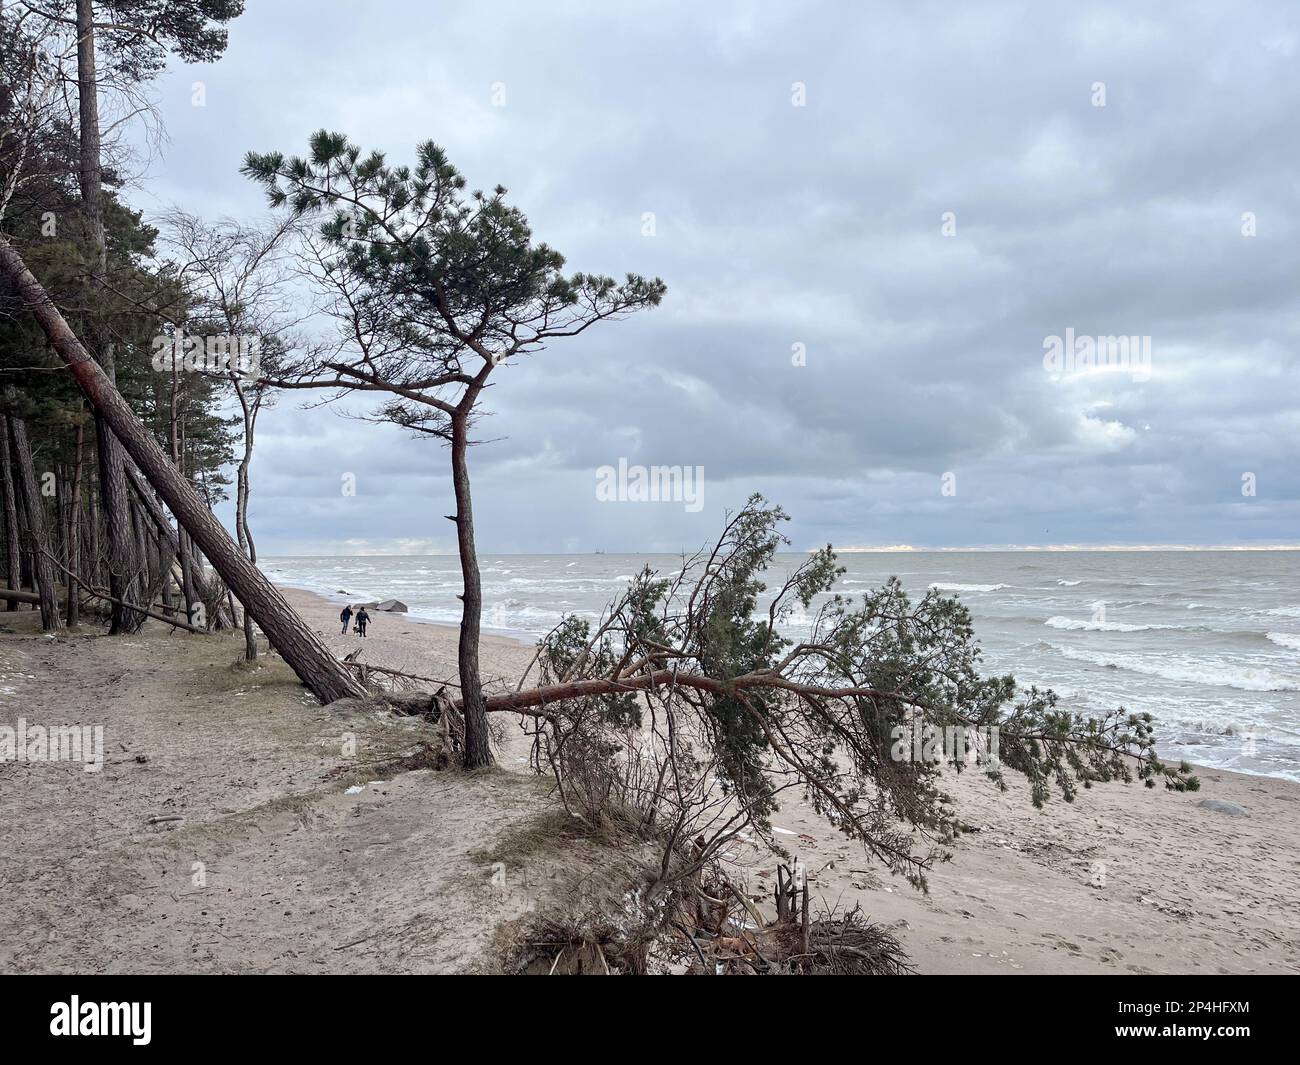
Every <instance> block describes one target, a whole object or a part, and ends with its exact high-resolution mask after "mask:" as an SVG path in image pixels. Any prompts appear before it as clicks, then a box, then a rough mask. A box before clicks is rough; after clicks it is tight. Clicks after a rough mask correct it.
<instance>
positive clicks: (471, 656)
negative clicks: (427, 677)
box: [451, 415, 492, 769]
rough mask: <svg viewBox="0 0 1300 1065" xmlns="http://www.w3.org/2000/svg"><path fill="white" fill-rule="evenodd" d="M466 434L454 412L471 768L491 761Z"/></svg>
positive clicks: (462, 658)
mask: <svg viewBox="0 0 1300 1065" xmlns="http://www.w3.org/2000/svg"><path fill="white" fill-rule="evenodd" d="M468 437H469V424H468V418H467V417H466V416H465V415H456V416H455V417H453V418H452V423H451V476H452V483H453V485H454V486H455V489H456V546H457V549H458V550H459V552H460V572H461V576H462V578H463V580H464V585H465V593H464V594H463V595H462V596H461V603H462V605H463V609H462V610H461V621H460V644H459V647H458V654H457V661H458V664H459V667H460V690H461V698H462V700H463V706H464V714H465V768H466V769H475V768H478V767H479V766H486V765H491V764H492V745H491V742H490V740H489V738H488V725H487V709H486V707H485V706H484V703H483V681H482V678H481V677H480V675H479V665H478V645H479V625H480V621H481V617H482V614H483V586H482V582H481V580H480V578H479V571H478V553H477V551H476V550H475V548H474V506H473V503H472V502H471V500H470V493H469V466H468V464H467V463H466V460H465V451H466V448H467V447H468V446H469V439H468Z"/></svg>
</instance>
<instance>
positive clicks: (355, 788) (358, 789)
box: [343, 784, 366, 795]
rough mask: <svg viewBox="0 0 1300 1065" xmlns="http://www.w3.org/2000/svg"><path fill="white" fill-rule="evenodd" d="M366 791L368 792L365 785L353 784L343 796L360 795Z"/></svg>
mask: <svg viewBox="0 0 1300 1065" xmlns="http://www.w3.org/2000/svg"><path fill="white" fill-rule="evenodd" d="M365 790H366V786H365V785H364V784H353V785H352V787H350V788H348V789H347V790H346V791H345V792H344V793H343V794H344V795H360V794H361V793H362V792H363V791H365Z"/></svg>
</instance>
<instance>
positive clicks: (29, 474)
mask: <svg viewBox="0 0 1300 1065" xmlns="http://www.w3.org/2000/svg"><path fill="white" fill-rule="evenodd" d="M8 443H9V447H10V448H11V449H12V451H13V460H14V471H15V473H16V474H17V480H18V494H19V496H20V497H21V498H22V506H23V513H24V514H25V515H26V516H27V534H28V536H30V537H31V541H32V571H33V574H34V575H35V578H36V593H37V595H39V596H40V606H41V628H42V629H44V630H45V631H46V632H51V631H53V630H55V629H60V628H62V627H63V624H62V622H61V621H60V620H59V601H58V597H57V596H56V594H55V590H54V564H53V563H52V562H51V561H50V557H49V555H47V554H46V551H48V550H49V548H50V541H49V538H48V537H47V536H46V534H45V512H44V511H43V510H42V509H41V491H40V489H39V488H38V487H37V486H36V467H35V466H34V465H33V463H32V447H31V444H30V443H28V440H27V424H26V423H25V422H24V421H23V420H22V419H21V418H15V417H12V416H11V417H10V418H9V441H8Z"/></svg>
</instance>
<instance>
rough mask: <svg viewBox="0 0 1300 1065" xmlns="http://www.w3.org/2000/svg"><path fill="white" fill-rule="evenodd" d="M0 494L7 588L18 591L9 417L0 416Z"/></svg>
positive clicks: (11, 605) (13, 604)
mask: <svg viewBox="0 0 1300 1065" xmlns="http://www.w3.org/2000/svg"><path fill="white" fill-rule="evenodd" d="M0 443H2V444H3V446H0V492H3V495H4V508H5V556H6V562H7V567H6V568H7V571H8V577H9V581H8V583H9V587H10V588H11V589H12V590H13V591H20V590H21V589H22V586H23V560H22V546H21V544H22V540H21V538H20V537H19V535H18V496H17V495H16V494H15V492H14V475H13V470H12V468H11V463H10V460H9V415H7V414H0ZM19 602H20V600H19V599H17V598H15V597H12V596H11V597H10V598H9V601H8V604H7V606H6V609H7V610H17V609H18V603H19Z"/></svg>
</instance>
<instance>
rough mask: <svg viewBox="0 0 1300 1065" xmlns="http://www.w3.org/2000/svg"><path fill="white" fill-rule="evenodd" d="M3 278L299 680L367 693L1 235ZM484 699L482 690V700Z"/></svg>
mask: <svg viewBox="0 0 1300 1065" xmlns="http://www.w3.org/2000/svg"><path fill="white" fill-rule="evenodd" d="M0 277H3V278H6V279H7V280H8V281H9V282H10V283H11V284H12V285H13V286H14V288H15V290H16V291H17V293H18V295H19V297H20V298H21V299H22V301H23V303H24V304H25V305H26V306H27V308H28V310H30V311H31V313H32V315H33V316H34V317H35V318H36V321H37V322H38V323H39V324H40V326H41V329H42V330H43V331H44V332H45V335H46V337H47V338H48V339H49V341H50V345H51V346H52V347H53V348H54V350H55V351H57V352H58V353H59V356H60V358H62V359H63V361H64V362H65V363H66V364H67V366H68V368H69V369H70V370H71V371H72V375H73V377H74V378H76V381H77V383H78V384H79V385H80V386H81V389H82V391H84V392H85V393H86V397H87V399H89V400H90V403H91V406H93V407H94V408H95V409H96V410H97V411H100V412H101V413H102V414H103V415H104V420H105V421H106V422H107V423H108V425H109V427H110V428H111V429H112V431H113V434H114V435H115V436H116V437H117V439H118V440H120V441H121V443H122V446H123V447H124V448H125V449H126V451H127V452H128V454H130V456H131V458H133V459H134V460H135V462H136V465H137V466H139V467H140V472H141V473H143V474H144V475H145V477H147V478H148V479H149V483H150V484H152V485H153V486H154V487H155V488H157V490H158V494H159V495H160V496H162V498H163V501H164V502H165V503H166V504H167V506H168V507H169V508H170V509H171V512H172V513H173V514H174V515H176V520H177V521H178V522H179V523H180V524H181V525H182V526H184V528H185V529H186V530H187V531H188V532H189V533H190V534H191V535H192V536H193V537H194V540H195V542H196V543H197V544H198V545H199V547H200V548H201V549H202V550H203V552H204V554H206V555H207V557H208V559H209V561H211V563H212V565H213V566H214V567H215V568H216V570H217V572H218V573H220V574H221V577H222V579H223V580H224V581H225V582H226V585H227V586H228V587H229V588H230V590H231V591H232V592H234V593H235V595H236V596H237V597H238V598H239V601H240V602H241V603H243V604H244V609H245V610H247V611H248V612H249V613H251V614H252V615H253V618H254V620H255V621H256V622H257V623H258V625H259V626H260V627H261V629H262V631H263V632H264V633H266V635H267V638H268V639H269V640H270V641H271V646H272V647H274V648H275V649H276V650H277V651H279V652H280V654H281V656H282V657H283V658H284V660H285V661H286V662H288V663H289V665H290V666H291V667H292V668H293V670H294V672H295V673H297V674H298V676H299V677H300V678H301V679H302V682H303V683H304V684H305V685H307V687H308V688H310V689H311V691H312V692H313V693H314V694H315V695H316V697H317V698H319V699H320V700H321V701H322V702H332V701H333V700H335V699H341V698H343V697H345V696H356V697H359V696H362V695H364V694H365V689H364V688H363V687H362V686H361V684H360V682H359V681H358V680H357V679H356V678H355V677H353V676H352V674H351V673H350V672H349V671H348V669H347V667H345V666H344V665H343V664H342V663H341V662H339V661H338V659H336V658H335V657H334V656H333V655H332V654H331V653H330V651H329V649H328V648H327V647H326V646H325V644H324V643H323V642H322V641H321V640H320V638H319V637H318V636H317V635H316V633H314V632H313V631H312V630H311V629H309V628H308V627H307V626H306V625H305V624H303V621H302V619H301V618H299V617H298V616H297V615H296V614H295V613H294V612H293V610H292V608H291V607H290V606H289V604H288V603H287V602H285V599H284V596H282V595H281V594H280V592H279V590H278V589H277V588H276V587H275V585H273V584H272V583H271V582H270V581H268V580H267V579H266V577H264V576H263V575H262V573H261V572H259V571H258V569H257V567H256V566H254V565H253V563H252V562H250V561H249V560H248V558H247V556H246V555H245V554H244V553H243V552H242V551H240V550H239V545H238V544H236V543H235V542H234V541H233V540H232V539H231V538H230V534H229V533H227V532H226V530H225V529H223V528H222V527H221V523H220V522H219V521H217V519H216V517H215V515H213V513H212V511H211V510H209V509H208V507H207V505H206V504H205V503H204V501H203V499H202V497H201V496H200V495H199V493H198V491H197V490H196V489H195V488H194V486H193V485H192V484H190V483H189V482H188V481H187V480H186V479H185V478H184V477H182V476H181V474H180V473H179V472H178V471H177V470H176V468H175V467H174V466H173V465H172V464H171V462H170V460H169V459H168V458H167V454H166V452H164V451H163V450H162V448H160V447H159V446H158V444H157V442H156V441H155V440H154V439H153V437H152V436H151V435H150V433H149V430H148V429H146V428H145V426H144V425H143V424H142V423H141V422H140V420H139V419H138V418H137V417H136V416H135V413H134V412H133V411H132V410H131V407H130V405H129V404H128V403H127V402H126V400H125V399H123V398H122V394H121V393H120V392H118V390H117V389H116V388H115V387H114V386H113V384H112V382H110V381H109V379H108V377H107V375H106V374H105V373H104V371H103V370H102V369H101V368H100V367H99V366H98V365H97V364H96V363H95V361H94V360H93V359H92V358H91V357H90V355H89V354H88V353H87V351H86V349H85V348H84V347H83V346H82V344H81V341H79V340H78V339H77V338H76V336H75V335H74V334H73V332H72V329H71V327H69V325H68V323H67V321H65V320H64V317H63V315H62V314H60V313H59V310H58V308H57V307H55V306H54V304H53V303H52V302H51V300H50V297H49V294H48V293H47V292H46V291H45V289H44V288H42V287H41V283H40V282H39V281H37V280H36V278H35V277H33V276H32V272H31V271H30V270H28V269H27V264H26V263H24V262H23V259H22V256H21V255H19V254H18V252H17V251H16V250H15V249H14V248H13V246H12V245H10V244H9V243H8V241H6V240H4V239H2V238H0ZM476 632H477V626H476ZM475 644H476V646H477V640H476V641H475ZM475 659H477V655H475ZM481 697H482V693H481V692H480V700H481Z"/></svg>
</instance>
